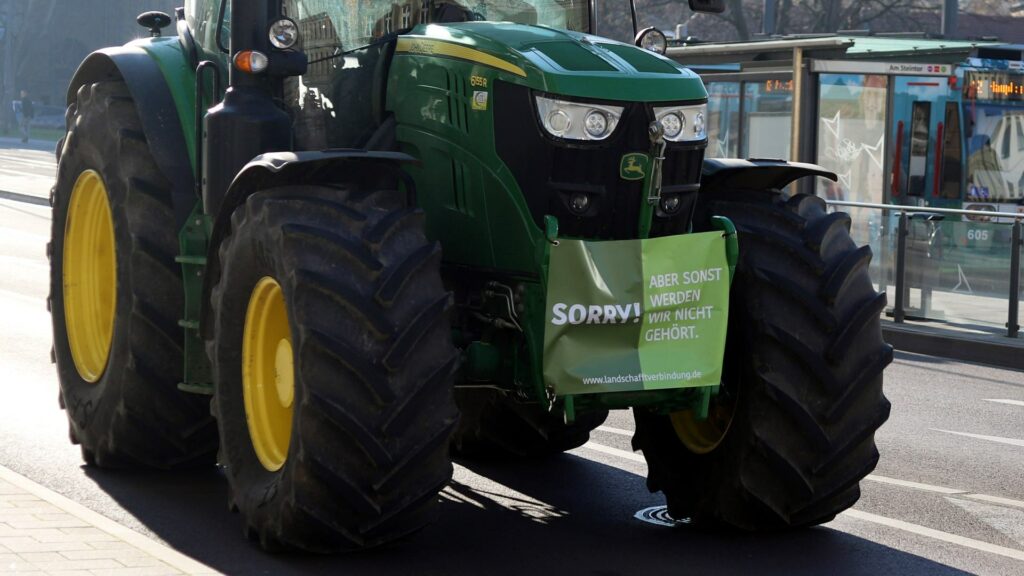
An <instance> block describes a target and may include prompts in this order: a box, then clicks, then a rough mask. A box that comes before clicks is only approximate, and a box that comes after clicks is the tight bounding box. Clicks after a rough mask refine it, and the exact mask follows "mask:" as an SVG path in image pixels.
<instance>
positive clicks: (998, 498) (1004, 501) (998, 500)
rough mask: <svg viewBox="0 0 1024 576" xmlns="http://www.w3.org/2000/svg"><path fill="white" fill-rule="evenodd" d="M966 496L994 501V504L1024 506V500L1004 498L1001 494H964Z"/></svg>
mask: <svg viewBox="0 0 1024 576" xmlns="http://www.w3.org/2000/svg"><path fill="white" fill-rule="evenodd" d="M964 497H965V498H973V499H974V500H984V501H985V502H992V503H993V504H1002V505H1004V506H1015V507H1017V508H1024V502H1022V501H1020V500H1014V499H1012V498H1003V497H1001V496H989V495H987V494H964Z"/></svg>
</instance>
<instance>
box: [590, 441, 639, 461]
mask: <svg viewBox="0 0 1024 576" xmlns="http://www.w3.org/2000/svg"><path fill="white" fill-rule="evenodd" d="M580 448H588V449H590V450H595V451H597V452H604V453H605V454H611V455H612V456H618V457H619V458H625V459H626V460H632V461H633V462H640V463H641V464H646V463H647V460H645V459H644V457H643V455H641V454H634V453H632V452H626V451H625V450H619V449H618V448H612V447H611V446H605V445H603V444H598V443H596V442H587V443H586V444H584V445H583V446H580Z"/></svg>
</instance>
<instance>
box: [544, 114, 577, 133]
mask: <svg viewBox="0 0 1024 576" xmlns="http://www.w3.org/2000/svg"><path fill="white" fill-rule="evenodd" d="M548 126H550V127H551V130H552V131H553V132H555V133H556V134H564V133H565V132H567V131H568V130H569V127H570V126H572V119H570V118H569V115H568V114H566V113H565V112H564V111H562V110H554V111H552V112H551V114H549V115H548Z"/></svg>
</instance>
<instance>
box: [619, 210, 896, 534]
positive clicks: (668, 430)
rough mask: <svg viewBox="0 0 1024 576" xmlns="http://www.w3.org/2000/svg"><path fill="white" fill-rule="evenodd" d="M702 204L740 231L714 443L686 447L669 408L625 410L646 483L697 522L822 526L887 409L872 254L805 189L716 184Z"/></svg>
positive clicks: (869, 465) (847, 500)
mask: <svg viewBox="0 0 1024 576" xmlns="http://www.w3.org/2000/svg"><path fill="white" fill-rule="evenodd" d="M701 212H702V213H701V214H700V215H699V217H698V222H699V223H701V222H703V223H704V224H705V225H706V223H707V221H708V218H709V216H710V215H712V214H717V215H722V216H727V217H729V218H730V219H732V221H733V222H734V223H735V224H736V227H737V228H738V230H739V232H740V261H739V266H738V269H737V273H736V277H735V279H734V282H733V287H732V294H731V299H730V322H729V335H728V338H727V345H726V357H725V365H724V372H725V374H724V375H723V385H722V394H721V395H720V396H719V397H718V398H717V399H716V402H717V403H718V408H724V409H725V410H724V411H725V412H726V413H729V412H731V414H732V420H731V425H730V426H727V427H726V426H724V425H723V426H719V428H721V429H726V430H727V432H726V433H725V435H724V437H722V439H721V441H720V443H718V444H717V446H714V447H712V446H713V443H709V444H708V445H707V447H708V448H710V450H709V451H706V452H705V453H695V451H691V450H690V449H688V448H686V447H685V446H684V444H683V443H682V442H681V441H680V436H678V435H677V432H676V427H674V426H673V424H672V421H671V419H670V417H668V416H663V415H657V414H654V413H652V412H648V411H645V410H636V411H635V418H636V435H635V436H634V439H633V446H634V449H637V450H642V451H643V453H644V456H645V457H646V459H647V463H648V468H649V472H648V480H647V485H648V488H649V489H650V490H651V491H652V492H653V491H658V490H660V491H662V492H664V494H665V497H666V500H667V504H668V509H669V513H670V514H671V515H672V516H673V517H675V518H690V519H691V521H692V522H693V523H694V524H698V525H705V526H707V525H712V526H728V527H735V528H740V529H744V530H776V529H784V528H790V527H798V526H808V525H814V524H819V523H822V522H827V521H829V520H830V519H832V518H833V517H834V516H835V515H836V514H837V513H839V512H840V511H842V510H844V509H846V508H848V507H850V506H852V505H853V504H854V502H856V501H857V499H858V498H859V497H860V485H859V482H860V480H861V479H862V478H863V477H864V476H866V475H867V474H868V473H869V472H871V470H873V469H874V467H875V464H876V463H877V461H878V450H877V449H876V447H875V442H874V434H875V431H876V430H877V429H878V428H879V427H880V426H881V425H882V423H884V422H885V420H886V419H887V418H888V416H889V402H888V401H887V400H886V398H885V396H884V395H883V394H882V371H883V369H884V368H885V366H886V365H887V364H888V363H889V362H891V361H892V348H891V347H890V346H889V345H887V344H886V343H885V342H883V340H882V333H881V327H880V325H879V313H880V312H881V311H882V309H883V308H884V306H885V295H884V294H879V293H877V292H875V290H874V288H873V287H872V285H871V281H870V279H869V277H868V263H869V262H870V260H871V250H870V248H868V247H866V246H865V247H861V248H857V246H855V245H854V243H853V241H852V240H851V239H850V235H849V227H850V219H849V217H848V216H847V215H846V214H843V213H833V214H828V213H826V206H825V203H824V202H823V201H822V200H821V199H819V198H817V197H814V196H808V195H802V194H801V195H795V196H793V197H791V198H786V197H784V196H783V195H782V194H779V193H778V192H768V191H744V192H736V193H724V192H723V193H718V192H716V193H715V196H714V197H713V198H711V199H709V202H708V204H707V205H706V206H703V210H702V211H701ZM713 412H716V410H714V409H713ZM692 445H694V443H693V442H691V446H692Z"/></svg>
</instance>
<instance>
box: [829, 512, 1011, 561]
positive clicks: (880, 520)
mask: <svg viewBox="0 0 1024 576" xmlns="http://www.w3.org/2000/svg"><path fill="white" fill-rule="evenodd" d="M841 515H842V516H847V517H849V518H856V519H857V520H863V521H865V522H872V523H874V524H881V525H882V526H888V527H890V528H895V529H897V530H903V531H904V532H910V533H912V534H918V535H920V536H926V537H928V538H934V539H936V540H941V541H943V542H949V543H950V544H956V545H958V546H964V547H965V548H973V549H975V550H981V551H982V552H988V553H990V554H998V555H1000V556H1006V557H1007V558H1013V559H1014V560H1024V551H1022V550H1015V549H1013V548H1006V547H1005V546H997V545H995V544H989V543H988V542H982V541H981V540H975V539H973V538H966V537H964V536H957V535H956V534H950V533H949V532H943V531H941V530H935V529H934V528H928V527H926V526H921V525H919V524H911V523H910V522H904V521H902V520H896V519H894V518H886V517H885V516H878V515H876V514H871V513H868V512H863V511H861V510H846V511H845V512H842V513H841Z"/></svg>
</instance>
